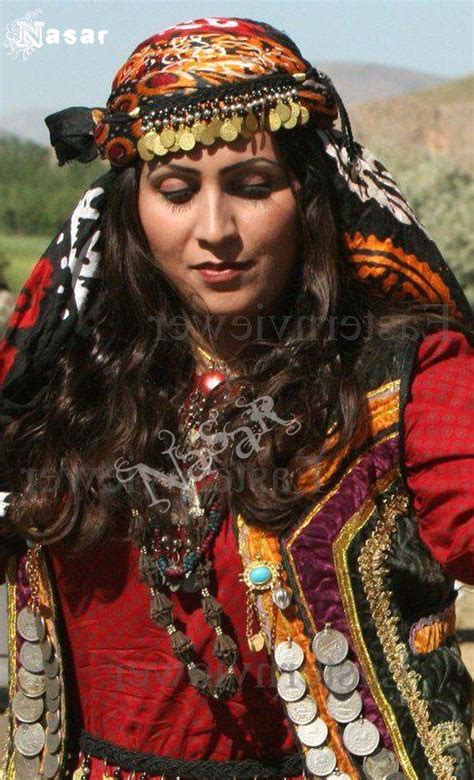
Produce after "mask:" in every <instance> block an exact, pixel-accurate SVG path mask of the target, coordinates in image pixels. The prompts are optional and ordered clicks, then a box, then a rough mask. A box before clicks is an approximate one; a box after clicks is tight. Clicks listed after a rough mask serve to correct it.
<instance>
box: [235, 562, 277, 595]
mask: <svg viewBox="0 0 474 780" xmlns="http://www.w3.org/2000/svg"><path fill="white" fill-rule="evenodd" d="M278 569H279V567H278V566H277V565H275V564H274V563H272V562H271V561H265V560H263V559H262V558H261V557H260V556H259V555H257V556H256V558H255V560H253V561H252V562H251V563H249V564H248V566H246V567H245V569H244V573H243V574H241V575H240V576H241V578H242V579H243V580H244V582H245V584H246V585H247V587H248V588H249V589H250V590H267V589H268V588H273V586H274V585H275V582H276V580H277V579H278V574H279V571H278Z"/></svg>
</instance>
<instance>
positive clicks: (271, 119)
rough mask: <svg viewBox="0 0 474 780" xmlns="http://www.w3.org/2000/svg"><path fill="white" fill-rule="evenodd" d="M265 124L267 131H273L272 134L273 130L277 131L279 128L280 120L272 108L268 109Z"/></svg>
mask: <svg viewBox="0 0 474 780" xmlns="http://www.w3.org/2000/svg"><path fill="white" fill-rule="evenodd" d="M267 124H268V127H269V129H270V130H273V132H275V130H279V129H280V127H281V119H280V117H279V116H278V114H277V112H276V111H275V109H274V108H271V109H270V113H269V115H268V119H267Z"/></svg>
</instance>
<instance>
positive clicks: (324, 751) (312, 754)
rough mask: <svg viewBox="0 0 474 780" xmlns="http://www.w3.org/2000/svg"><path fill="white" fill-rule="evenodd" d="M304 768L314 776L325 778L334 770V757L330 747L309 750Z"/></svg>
mask: <svg viewBox="0 0 474 780" xmlns="http://www.w3.org/2000/svg"><path fill="white" fill-rule="evenodd" d="M306 766H307V767H308V770H309V771H310V772H311V773H312V774H313V775H316V776H318V775H319V776H320V777H326V775H330V774H331V772H333V771H334V769H335V768H336V756H335V755H334V751H333V750H332V749H331V748H330V747H327V746H326V747H322V748H310V749H309V750H308V752H307V753H306Z"/></svg>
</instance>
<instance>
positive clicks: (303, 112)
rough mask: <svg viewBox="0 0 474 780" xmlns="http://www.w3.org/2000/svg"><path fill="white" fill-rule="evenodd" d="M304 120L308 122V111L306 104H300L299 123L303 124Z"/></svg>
mask: <svg viewBox="0 0 474 780" xmlns="http://www.w3.org/2000/svg"><path fill="white" fill-rule="evenodd" d="M306 122H309V111H308V109H307V108H306V106H301V108H300V124H301V125H305V124H306Z"/></svg>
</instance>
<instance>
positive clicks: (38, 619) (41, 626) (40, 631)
mask: <svg viewBox="0 0 474 780" xmlns="http://www.w3.org/2000/svg"><path fill="white" fill-rule="evenodd" d="M35 623H36V633H37V635H38V639H39V641H40V642H42V641H43V639H44V638H45V636H46V623H45V622H44V617H43V615H41V614H40V613H39V612H37V613H36V615H35Z"/></svg>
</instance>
